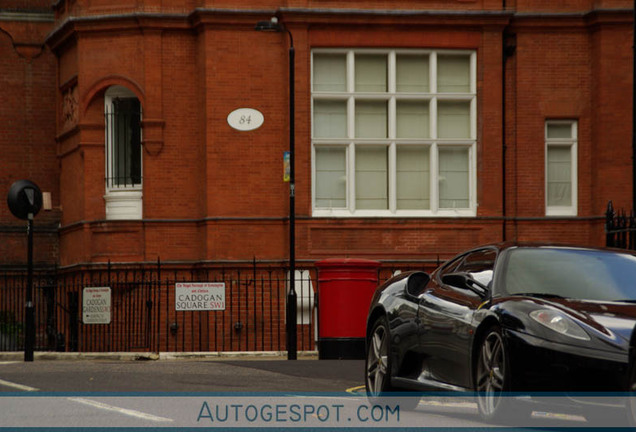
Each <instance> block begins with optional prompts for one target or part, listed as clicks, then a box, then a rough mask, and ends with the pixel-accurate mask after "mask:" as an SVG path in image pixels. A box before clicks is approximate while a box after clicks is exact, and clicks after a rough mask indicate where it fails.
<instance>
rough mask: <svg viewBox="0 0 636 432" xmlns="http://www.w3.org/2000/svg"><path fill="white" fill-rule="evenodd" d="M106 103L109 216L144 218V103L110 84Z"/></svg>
mask: <svg viewBox="0 0 636 432" xmlns="http://www.w3.org/2000/svg"><path fill="white" fill-rule="evenodd" d="M104 102H105V106H104V115H105V125H106V130H105V136H106V155H105V156H106V167H105V174H106V175H105V179H106V194H105V196H104V198H105V200H106V218H107V219H141V217H142V214H141V210H142V205H141V198H142V194H141V191H142V178H143V175H142V153H141V103H140V102H139V99H137V97H136V96H135V94H134V93H133V92H131V91H130V90H128V89H127V88H125V87H122V86H112V87H110V88H109V89H108V90H107V91H106V94H105V98H104Z"/></svg>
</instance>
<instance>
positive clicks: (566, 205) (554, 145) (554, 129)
mask: <svg viewBox="0 0 636 432" xmlns="http://www.w3.org/2000/svg"><path fill="white" fill-rule="evenodd" d="M577 133H578V132H577V123H576V122H575V121H565V120H558V121H557V120H551V121H547V122H546V124H545V143H546V144H545V155H546V157H545V196H546V214H547V215H548V216H557V215H563V216H572V215H576V214H577V194H576V189H577V165H576V158H577V156H576V154H577Z"/></svg>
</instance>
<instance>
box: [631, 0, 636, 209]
mask: <svg viewBox="0 0 636 432" xmlns="http://www.w3.org/2000/svg"><path fill="white" fill-rule="evenodd" d="M632 28H633V44H632V209H634V210H636V0H634V11H633V27H632Z"/></svg>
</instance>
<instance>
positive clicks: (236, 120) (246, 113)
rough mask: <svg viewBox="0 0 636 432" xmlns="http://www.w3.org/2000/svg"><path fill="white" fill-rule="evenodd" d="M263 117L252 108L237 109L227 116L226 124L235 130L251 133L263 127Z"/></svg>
mask: <svg viewBox="0 0 636 432" xmlns="http://www.w3.org/2000/svg"><path fill="white" fill-rule="evenodd" d="M264 121H265V117H263V114H262V113H261V112H260V111H258V110H255V109H253V108H239V109H236V110H234V111H232V112H231V113H230V114H229V115H228V116H227V123H228V124H229V125H230V126H231V127H233V128H234V129H236V130H240V131H251V130H254V129H258V128H259V127H261V126H262V125H263V122H264Z"/></svg>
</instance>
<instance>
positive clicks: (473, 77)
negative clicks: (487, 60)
mask: <svg viewBox="0 0 636 432" xmlns="http://www.w3.org/2000/svg"><path fill="white" fill-rule="evenodd" d="M470 92H471V93H472V94H473V95H476V94H477V53H476V52H473V53H471V54H470Z"/></svg>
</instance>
